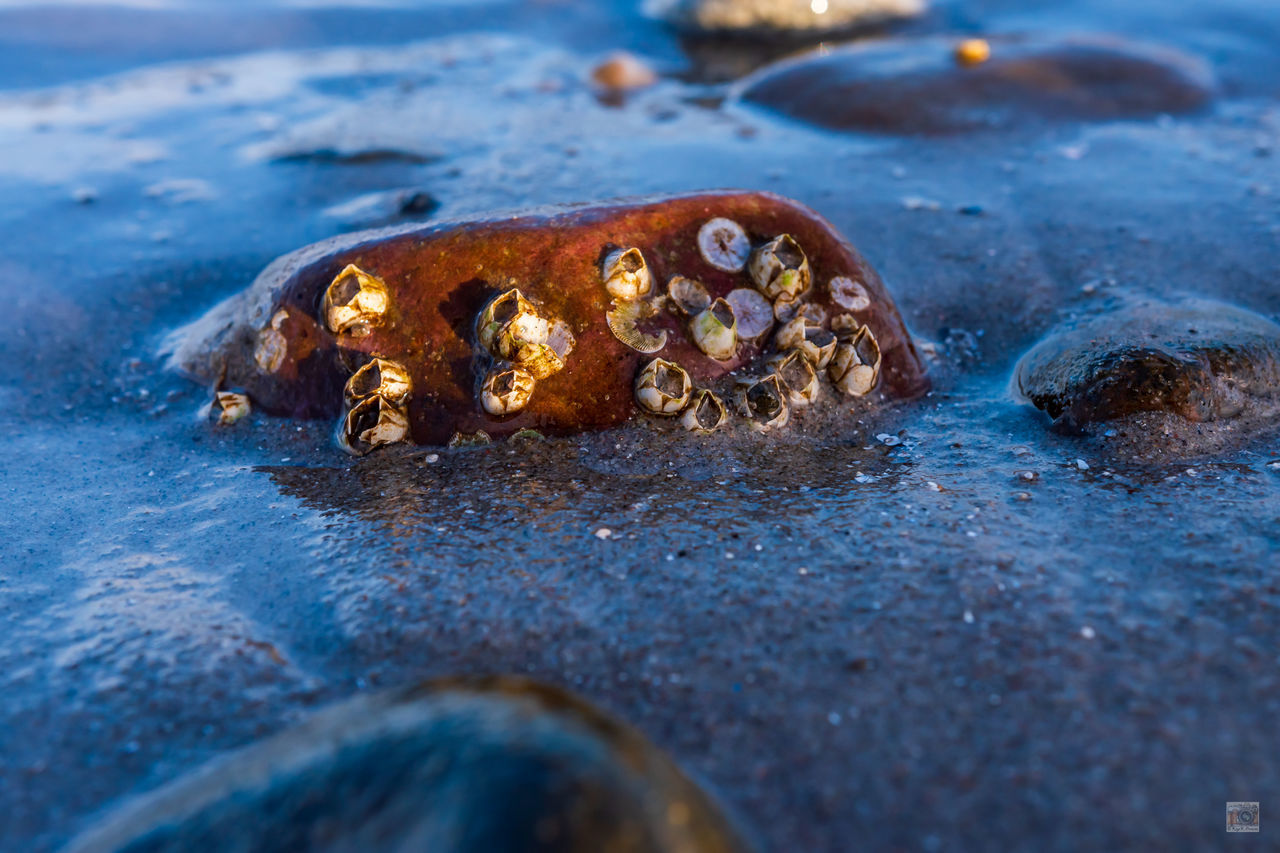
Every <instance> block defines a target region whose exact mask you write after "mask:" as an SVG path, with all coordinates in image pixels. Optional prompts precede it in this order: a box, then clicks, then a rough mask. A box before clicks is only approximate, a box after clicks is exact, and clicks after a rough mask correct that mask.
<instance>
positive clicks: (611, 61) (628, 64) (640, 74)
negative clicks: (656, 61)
mask: <svg viewBox="0 0 1280 853" xmlns="http://www.w3.org/2000/svg"><path fill="white" fill-rule="evenodd" d="M591 79H592V80H594V81H595V82H596V83H597V84H598V85H600V86H603V87H604V88H606V89H612V90H613V91H615V92H627V91H634V90H636V89H647V88H648V87H650V86H652V85H653V84H654V83H657V82H658V75H657V74H655V73H654V71H653V69H652V68H650V67H649V66H648V65H646V64H645V63H644V62H643V61H642V60H640V59H638V58H637V57H635V56H634V55H632V54H630V53H626V52H625V51H619V52H618V53H614V54H611V55H610V56H609V57H608V58H607V59H605V61H604V62H601V63H600V64H599V65H597V66H596V67H595V70H593V71H592V72H591Z"/></svg>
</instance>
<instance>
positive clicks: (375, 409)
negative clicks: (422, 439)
mask: <svg viewBox="0 0 1280 853" xmlns="http://www.w3.org/2000/svg"><path fill="white" fill-rule="evenodd" d="M408 434H409V416H408V415H406V414H405V413H404V411H403V410H402V409H401V408H400V407H398V406H396V405H395V404H394V403H392V402H391V401H390V400H388V399H386V398H385V397H383V396H382V395H381V394H374V395H373V396H372V397H365V398H364V399H363V400H361V401H360V402H359V403H357V404H356V405H355V406H354V407H352V409H351V411H349V412H347V416H346V417H345V418H343V419H342V422H341V429H340V431H339V434H338V443H339V444H341V445H342V447H343V449H344V450H347V451H348V452H350V453H356V454H361V453H368V452H369V451H370V450H372V449H374V448H375V447H381V446H382V445H384V444H394V443H396V442H397V441H403V440H404V439H405V437H406V436H408Z"/></svg>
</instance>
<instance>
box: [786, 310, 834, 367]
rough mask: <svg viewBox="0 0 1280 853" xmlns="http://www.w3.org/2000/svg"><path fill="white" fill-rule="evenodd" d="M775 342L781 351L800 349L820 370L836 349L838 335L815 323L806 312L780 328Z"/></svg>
mask: <svg viewBox="0 0 1280 853" xmlns="http://www.w3.org/2000/svg"><path fill="white" fill-rule="evenodd" d="M773 342H774V348H775V349H777V350H778V351H779V352H786V351H788V350H797V351H799V352H800V353H801V354H803V355H804V357H805V358H807V359H808V360H809V361H810V362H811V363H812V364H813V366H814V367H816V368H817V369H819V370H821V369H822V368H824V367H826V366H827V364H828V363H829V362H830V361H831V356H832V355H834V354H835V351H836V336H835V335H833V334H832V333H831V332H828V331H827V330H826V329H824V328H822V327H821V326H818V325H815V324H814V323H813V322H812V321H811V320H810V319H809V317H808V316H806V315H805V314H798V315H797V316H796V317H795V318H793V319H792V320H791V321H790V322H789V323H787V324H786V325H784V326H783V327H782V328H781V329H779V330H778V334H777V336H776V337H774V339H773Z"/></svg>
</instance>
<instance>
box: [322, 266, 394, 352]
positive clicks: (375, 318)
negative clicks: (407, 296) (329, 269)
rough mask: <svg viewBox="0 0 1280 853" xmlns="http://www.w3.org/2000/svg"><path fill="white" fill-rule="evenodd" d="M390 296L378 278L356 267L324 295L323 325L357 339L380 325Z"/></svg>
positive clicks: (348, 270)
mask: <svg viewBox="0 0 1280 853" xmlns="http://www.w3.org/2000/svg"><path fill="white" fill-rule="evenodd" d="M390 304H391V297H390V295H389V294H388V293H387V286H386V285H385V284H383V282H382V280H381V279H380V278H377V277H376V276H372V275H370V274H369V273H367V272H365V271H364V270H362V269H360V268H359V267H357V266H356V265H355V264H348V265H347V267H346V268H345V269H344V270H343V271H342V272H340V273H338V275H337V276H336V277H335V278H334V279H333V281H332V282H331V283H330V284H329V287H328V289H326V290H325V292H324V305H323V309H322V310H323V312H324V322H325V326H326V327H327V328H328V329H329V331H331V332H333V333H334V334H335V335H340V334H342V333H343V332H350V333H351V334H352V335H354V336H356V337H363V336H365V335H367V334H369V327H370V326H376V325H378V324H379V323H381V322H382V318H383V316H384V315H385V314H386V313H387V308H388V307H389V306H390Z"/></svg>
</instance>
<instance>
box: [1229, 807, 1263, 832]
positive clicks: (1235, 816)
mask: <svg viewBox="0 0 1280 853" xmlns="http://www.w3.org/2000/svg"><path fill="white" fill-rule="evenodd" d="M1261 823H1262V815H1261V813H1260V812H1259V810H1258V804H1257V803H1227V832H1260V831H1261V830H1259V829H1258V827H1259V826H1260V825H1261Z"/></svg>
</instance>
